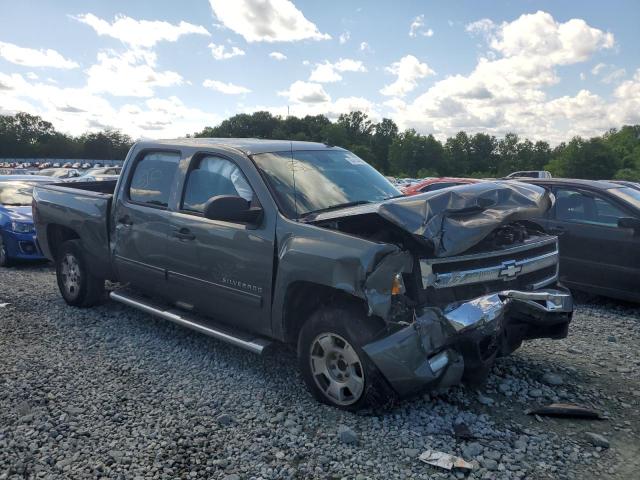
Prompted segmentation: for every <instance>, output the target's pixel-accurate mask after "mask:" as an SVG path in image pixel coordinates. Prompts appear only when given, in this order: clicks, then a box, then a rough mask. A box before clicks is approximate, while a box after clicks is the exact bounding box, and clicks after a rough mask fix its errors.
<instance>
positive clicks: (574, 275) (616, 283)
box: [548, 187, 640, 294]
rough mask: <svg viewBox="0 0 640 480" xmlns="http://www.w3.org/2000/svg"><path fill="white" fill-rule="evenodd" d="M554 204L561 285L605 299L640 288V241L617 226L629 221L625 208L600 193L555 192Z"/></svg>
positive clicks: (552, 228)
mask: <svg viewBox="0 0 640 480" xmlns="http://www.w3.org/2000/svg"><path fill="white" fill-rule="evenodd" d="M554 193H555V195H556V204H555V208H554V213H553V215H552V217H551V218H550V220H549V224H548V230H549V231H550V232H552V233H557V234H558V238H559V240H560V280H561V281H565V282H567V283H569V284H571V285H573V286H575V287H578V288H579V287H586V288H588V289H594V290H597V291H600V292H601V293H603V294H607V291H609V290H611V291H613V292H615V291H617V292H620V293H623V292H625V291H628V292H631V291H633V289H635V288H637V285H638V281H639V280H640V278H638V268H639V267H640V265H633V262H635V261H637V258H638V254H637V252H638V249H639V248H640V239H639V237H638V236H636V235H635V234H634V231H633V230H632V229H627V228H620V227H618V219H619V218H622V217H628V216H630V215H629V213H628V212H625V211H624V210H623V207H622V206H619V205H617V204H614V202H613V201H612V200H611V199H609V198H608V197H604V196H602V195H598V194H597V193H594V192H591V191H587V190H581V189H574V188H571V187H556V188H555V191H554Z"/></svg>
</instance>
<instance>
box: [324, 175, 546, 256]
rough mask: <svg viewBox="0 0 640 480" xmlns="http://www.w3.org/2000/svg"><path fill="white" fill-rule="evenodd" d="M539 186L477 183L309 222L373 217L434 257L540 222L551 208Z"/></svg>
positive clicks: (326, 214)
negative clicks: (509, 227) (512, 226)
mask: <svg viewBox="0 0 640 480" xmlns="http://www.w3.org/2000/svg"><path fill="white" fill-rule="evenodd" d="M552 203H553V202H552V197H551V195H550V194H549V193H548V192H546V190H545V189H543V188H542V187H538V186H536V185H530V184H526V183H520V182H516V181H495V182H481V183H475V184H469V185H462V186H458V187H455V188H447V189H443V190H436V191H433V192H428V193H424V194H421V195H415V196H411V197H401V198H396V199H392V200H387V201H385V202H382V203H375V204H365V205H359V206H356V207H352V208H347V209H341V210H334V211H329V212H324V213H320V214H318V215H317V216H316V217H314V219H313V223H317V222H322V221H326V220H331V219H339V218H347V217H351V216H360V215H370V214H377V215H379V216H380V217H382V218H384V219H385V220H387V221H388V222H390V223H392V224H394V225H396V226H397V227H400V228H401V229H403V230H405V231H407V232H409V233H411V234H412V235H413V236H414V238H416V239H417V240H418V241H419V242H421V243H422V244H424V245H425V246H427V247H429V248H430V249H431V250H432V252H433V255H434V256H436V257H448V256H452V255H458V254H460V253H462V252H464V251H466V250H468V249H469V248H471V247H473V246H474V245H476V244H477V243H479V242H480V241H481V240H483V239H484V238H485V237H486V236H487V235H489V234H490V233H491V232H492V231H493V230H495V229H496V228H497V227H499V226H501V225H506V224H508V223H511V222H515V221H518V220H526V219H531V218H539V217H541V216H543V215H544V213H545V212H546V211H547V210H548V209H549V208H550V207H551V205H552Z"/></svg>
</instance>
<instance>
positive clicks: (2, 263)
mask: <svg viewBox="0 0 640 480" xmlns="http://www.w3.org/2000/svg"><path fill="white" fill-rule="evenodd" d="M11 265H13V261H12V260H11V258H10V257H9V252H8V251H7V246H6V245H5V244H4V241H3V240H2V235H0V267H10V266H11Z"/></svg>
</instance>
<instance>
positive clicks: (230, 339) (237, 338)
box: [109, 290, 273, 354]
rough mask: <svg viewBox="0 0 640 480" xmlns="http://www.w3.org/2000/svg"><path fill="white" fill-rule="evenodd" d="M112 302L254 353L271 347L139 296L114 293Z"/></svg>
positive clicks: (265, 342) (260, 340) (261, 341)
mask: <svg viewBox="0 0 640 480" xmlns="http://www.w3.org/2000/svg"><path fill="white" fill-rule="evenodd" d="M109 297H111V299H112V300H115V301H116V302H120V303H123V304H125V305H128V306H130V307H133V308H137V309H138V310H141V311H143V312H145V313H149V314H151V315H154V316H156V317H160V318H163V319H164V320H169V321H170V322H173V323H176V324H178V325H182V326H184V327H187V328H191V329H192V330H196V331H198V332H200V333H204V334H205V335H209V336H210V337H213V338H217V339H218V340H222V341H223V342H227V343H230V344H232V345H236V346H237V347H240V348H244V349H245V350H249V351H251V352H253V353H257V354H261V353H262V352H263V350H264V349H265V348H267V347H268V346H269V345H271V343H273V342H271V340H268V339H266V338H261V337H255V336H252V335H250V334H247V333H244V332H233V331H231V330H229V329H228V328H218V327H215V328H214V327H211V326H209V325H204V322H202V320H200V319H198V317H196V316H195V315H190V314H188V313H186V312H183V311H181V310H178V309H176V308H170V307H168V306H164V305H162V304H160V303H156V302H154V301H152V300H149V299H147V298H144V297H141V296H139V295H136V294H133V293H130V292H126V291H123V290H117V291H113V292H111V293H110V294H109Z"/></svg>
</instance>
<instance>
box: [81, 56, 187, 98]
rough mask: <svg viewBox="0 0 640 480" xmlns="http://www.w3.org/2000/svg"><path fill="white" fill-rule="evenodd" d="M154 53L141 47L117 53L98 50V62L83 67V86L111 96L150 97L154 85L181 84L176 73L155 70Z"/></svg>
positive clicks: (180, 77)
mask: <svg viewBox="0 0 640 480" xmlns="http://www.w3.org/2000/svg"><path fill="white" fill-rule="evenodd" d="M155 64H156V55H155V54H154V53H153V52H149V51H143V50H138V51H134V50H129V51H127V52H125V53H122V54H118V53H115V52H111V51H107V52H100V53H98V62H97V63H96V64H94V65H92V66H91V67H89V69H88V70H87V89H88V90H89V91H91V92H95V93H99V92H105V93H110V94H111V95H115V96H131V97H151V96H153V94H154V88H156V87H170V86H173V85H180V84H182V83H183V80H184V79H183V78H182V76H181V75H180V74H179V73H176V72H173V71H170V70H165V71H157V70H156V69H155Z"/></svg>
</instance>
